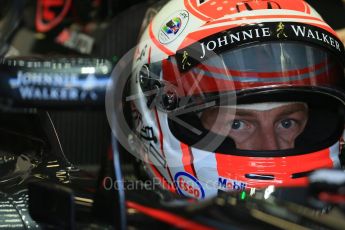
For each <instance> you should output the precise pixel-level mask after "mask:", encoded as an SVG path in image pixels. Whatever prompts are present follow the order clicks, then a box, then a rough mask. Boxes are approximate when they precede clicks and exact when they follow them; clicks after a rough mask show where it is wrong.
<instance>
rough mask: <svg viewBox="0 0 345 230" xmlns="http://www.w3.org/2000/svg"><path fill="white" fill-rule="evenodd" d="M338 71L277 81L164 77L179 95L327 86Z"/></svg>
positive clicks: (203, 76)
mask: <svg viewBox="0 0 345 230" xmlns="http://www.w3.org/2000/svg"><path fill="white" fill-rule="evenodd" d="M338 74H339V73H337V72H336V69H335V68H333V69H332V70H328V72H324V73H321V74H319V75H316V76H309V77H307V78H305V79H300V80H294V81H292V80H290V81H289V79H287V80H286V81H278V80H279V79H280V78H279V77H277V81H274V80H270V81H267V82H258V81H251V82H248V81H241V80H236V81H235V80H234V79H233V78H231V77H229V79H218V78H215V77H214V76H208V75H205V74H204V75H202V76H201V77H200V76H199V77H198V76H197V75H196V74H194V73H192V72H188V73H185V74H183V75H180V76H177V77H176V76H169V77H168V76H167V77H166V78H167V79H169V80H171V82H172V83H173V84H176V85H177V89H176V93H177V94H178V95H179V96H187V95H188V96H191V95H198V94H200V92H203V93H212V92H229V91H236V90H244V89H251V88H259V87H268V86H269V87H291V86H293V87H305V86H327V85H335V84H337V81H336V78H335V77H334V78H332V76H337V75H338ZM262 79H265V78H262ZM178 82H183V84H178Z"/></svg>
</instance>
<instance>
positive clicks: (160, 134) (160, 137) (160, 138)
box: [154, 109, 173, 181]
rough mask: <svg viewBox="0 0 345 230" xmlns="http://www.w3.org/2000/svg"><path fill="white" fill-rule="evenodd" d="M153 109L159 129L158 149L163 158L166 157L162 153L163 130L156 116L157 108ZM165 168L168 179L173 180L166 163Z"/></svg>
mask: <svg viewBox="0 0 345 230" xmlns="http://www.w3.org/2000/svg"><path fill="white" fill-rule="evenodd" d="M154 111H155V117H156V121H157V124H158V130H159V144H160V149H161V153H162V155H163V157H164V159H166V157H165V153H164V148H163V144H164V143H163V140H164V138H163V132H162V127H161V123H160V121H159V116H158V112H157V109H155V110H154ZM166 170H167V171H168V174H169V177H170V180H171V181H173V177H172V175H171V171H170V168H169V167H168V166H167V165H166Z"/></svg>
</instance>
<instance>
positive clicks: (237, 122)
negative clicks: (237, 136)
mask: <svg viewBox="0 0 345 230" xmlns="http://www.w3.org/2000/svg"><path fill="white" fill-rule="evenodd" d="M243 127H244V123H243V122H242V121H240V120H234V121H233V122H232V125H231V128H232V129H234V130H239V129H242V128H243Z"/></svg>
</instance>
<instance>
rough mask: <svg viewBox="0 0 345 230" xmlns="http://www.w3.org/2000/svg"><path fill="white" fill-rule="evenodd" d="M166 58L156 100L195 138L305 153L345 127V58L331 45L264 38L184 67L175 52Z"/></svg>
mask: <svg viewBox="0 0 345 230" xmlns="http://www.w3.org/2000/svg"><path fill="white" fill-rule="evenodd" d="M185 64H186V65H188V63H185ZM162 65H163V66H162V69H163V71H162V72H163V76H160V77H162V78H163V79H164V80H163V81H159V80H156V81H157V84H155V87H157V88H160V90H159V92H160V93H159V97H156V98H160V100H159V102H158V103H156V104H157V105H159V106H158V107H161V108H163V111H165V112H167V114H168V117H169V126H170V130H171V131H172V133H173V135H174V136H175V137H176V138H177V139H179V140H180V141H181V142H183V143H186V144H188V145H190V146H193V147H196V148H200V149H204V150H207V151H212V152H220V153H231V154H236V153H239V154H241V155H243V154H246V152H248V151H247V150H251V151H250V152H251V153H253V151H254V152H255V151H259V152H260V151H261V152H262V151H263V152H265V153H264V154H273V153H274V154H277V153H278V155H279V154H284V155H286V154H288V153H291V154H297V153H299V154H301V153H303V152H305V153H307V152H310V151H311V150H318V149H323V148H325V147H329V146H331V145H332V144H334V143H336V142H337V141H338V140H339V138H340V136H341V134H342V131H343V130H344V103H343V101H344V100H343V94H342V92H341V91H342V90H343V89H344V70H343V65H342V64H340V63H339V62H338V61H337V60H336V59H335V58H334V57H333V55H331V54H330V53H329V52H327V51H326V50H325V49H322V48H317V47H315V46H312V45H309V44H307V43H302V42H286V41H284V42H266V43H260V44H256V45H251V46H245V47H242V48H238V49H235V50H229V51H226V52H223V53H221V54H219V55H215V56H212V57H210V58H208V59H206V60H205V61H204V62H202V63H199V64H198V65H196V66H195V67H193V68H191V69H190V70H188V71H186V72H181V71H179V68H177V67H176V61H175V60H174V58H173V57H172V58H169V59H168V60H166V61H164V62H163V64H162ZM153 69H154V68H152V70H153ZM144 91H145V90H144ZM156 102H157V101H156ZM277 150H282V151H277ZM248 154H249V153H248ZM255 154H256V155H260V153H255Z"/></svg>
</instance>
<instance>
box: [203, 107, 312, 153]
mask: <svg viewBox="0 0 345 230" xmlns="http://www.w3.org/2000/svg"><path fill="white" fill-rule="evenodd" d="M307 120H308V108H307V106H306V105H305V104H303V103H298V102H296V103H290V104H287V105H282V106H280V107H277V108H273V109H270V110H264V111H259V110H255V109H237V110H235V109H233V108H226V107H218V108H211V109H208V110H205V111H204V112H203V113H202V115H201V121H202V124H203V126H204V127H205V128H206V129H208V130H210V131H212V132H213V133H216V134H219V135H223V136H229V137H230V138H232V139H233V140H234V142H235V144H236V148H237V149H240V150H284V149H292V148H294V146H295V139H296V138H297V137H298V135H300V134H301V133H302V132H303V130H304V128H305V126H306V123H307Z"/></svg>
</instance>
